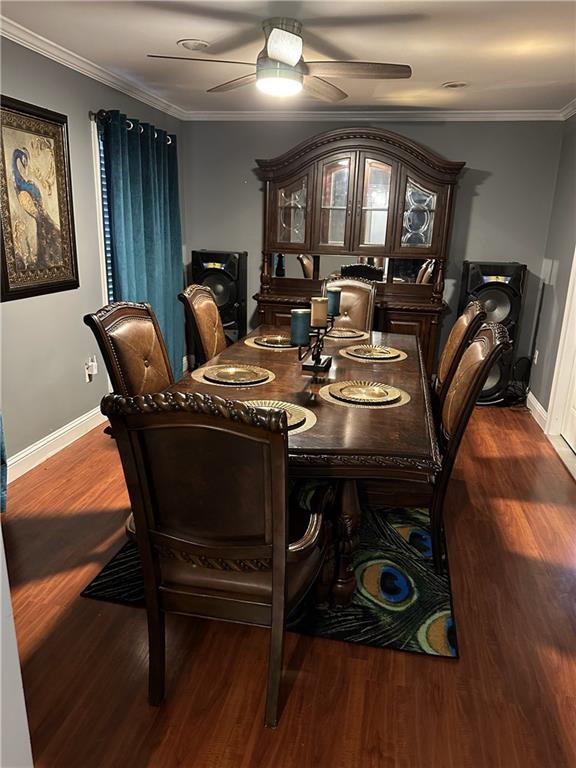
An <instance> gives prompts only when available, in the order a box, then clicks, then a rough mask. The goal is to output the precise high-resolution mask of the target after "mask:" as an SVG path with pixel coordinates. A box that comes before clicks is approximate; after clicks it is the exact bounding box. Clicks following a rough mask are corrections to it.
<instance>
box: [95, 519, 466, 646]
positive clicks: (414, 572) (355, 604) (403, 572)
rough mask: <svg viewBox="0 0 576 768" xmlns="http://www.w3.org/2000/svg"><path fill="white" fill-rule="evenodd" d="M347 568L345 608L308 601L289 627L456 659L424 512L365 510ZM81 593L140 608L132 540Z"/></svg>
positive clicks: (446, 586)
mask: <svg viewBox="0 0 576 768" xmlns="http://www.w3.org/2000/svg"><path fill="white" fill-rule="evenodd" d="M354 568H355V571H356V584H357V586H356V591H355V593H354V596H353V599H352V602H351V604H350V605H349V606H348V607H347V608H339V609H329V608H319V607H316V606H314V605H313V603H312V601H310V602H309V603H308V604H307V605H306V606H305V607H304V610H303V611H299V614H298V618H297V619H296V620H295V622H294V623H292V624H291V625H290V629H291V630H292V631H294V632H300V633H302V634H306V635H314V636H318V637H325V638H330V639H333V640H341V641H344V642H347V643H358V644H361V645H371V646H375V647H378V648H391V649H394V650H401V651H412V652H414V653H424V654H429V655H432V656H447V657H457V656H458V644H457V640H456V626H455V622H454V618H453V610H452V594H451V591H450V581H449V578H448V576H447V575H443V576H438V575H437V574H436V572H435V571H434V567H433V565H432V546H431V539H430V520H429V517H428V511H427V510H423V509H416V508H409V509H408V508H406V509H405V508H396V507H385V508H382V509H379V510H367V509H364V510H363V512H362V525H361V528H360V546H359V547H358V549H357V551H356V554H355V558H354ZM82 597H90V598H94V599H97V600H105V601H108V602H115V603H123V604H126V605H132V606H143V605H144V583H143V579H142V571H141V567H140V561H139V556H138V550H137V548H136V545H135V544H133V543H132V542H127V543H126V544H125V545H124V546H123V547H122V549H121V550H120V551H119V552H118V553H117V554H116V555H115V556H114V557H113V558H112V560H110V562H109V563H108V564H107V565H105V566H104V568H103V569H102V571H100V573H99V574H98V575H97V576H96V578H95V579H94V580H93V581H91V582H90V584H88V586H87V587H86V588H85V589H84V590H83V592H82Z"/></svg>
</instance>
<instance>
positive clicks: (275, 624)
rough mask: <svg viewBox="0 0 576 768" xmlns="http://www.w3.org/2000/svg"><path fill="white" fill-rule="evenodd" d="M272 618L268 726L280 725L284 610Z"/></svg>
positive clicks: (266, 723) (266, 722)
mask: <svg viewBox="0 0 576 768" xmlns="http://www.w3.org/2000/svg"><path fill="white" fill-rule="evenodd" d="M278 614H280V615H277V616H273V618H272V629H271V632H270V659H269V661H268V691H267V694H266V717H265V725H266V727H267V728H276V726H277V725H278V708H279V703H280V683H281V680H282V659H283V655H284V612H283V611H282V612H281V611H278Z"/></svg>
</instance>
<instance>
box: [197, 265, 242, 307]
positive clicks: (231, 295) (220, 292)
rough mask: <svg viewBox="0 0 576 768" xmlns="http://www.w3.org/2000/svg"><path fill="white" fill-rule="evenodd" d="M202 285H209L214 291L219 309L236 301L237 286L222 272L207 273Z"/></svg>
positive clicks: (210, 271)
mask: <svg viewBox="0 0 576 768" xmlns="http://www.w3.org/2000/svg"><path fill="white" fill-rule="evenodd" d="M202 285H207V286H208V288H210V289H211V290H212V293H213V294H214V298H215V299H216V304H217V305H218V307H225V306H226V305H227V304H230V303H231V302H234V301H236V284H235V283H234V282H233V281H232V280H231V279H230V278H229V277H228V275H227V274H226V273H225V272H222V271H221V270H218V271H216V270H214V271H212V270H209V271H207V272H205V273H204V275H203V277H202Z"/></svg>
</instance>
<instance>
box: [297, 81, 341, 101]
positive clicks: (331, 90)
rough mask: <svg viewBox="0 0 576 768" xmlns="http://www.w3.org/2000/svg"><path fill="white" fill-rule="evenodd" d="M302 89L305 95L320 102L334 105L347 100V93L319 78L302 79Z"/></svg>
mask: <svg viewBox="0 0 576 768" xmlns="http://www.w3.org/2000/svg"><path fill="white" fill-rule="evenodd" d="M303 87H304V90H305V91H306V93H309V94H310V95H311V96H314V97H315V98H317V99H321V100H322V101H330V102H332V103H334V102H336V101H342V100H343V99H347V98H348V94H347V93H345V92H344V91H343V90H341V89H340V88H337V87H336V86H335V85H332V83H329V82H327V81H326V80H322V78H320V77H304V82H303Z"/></svg>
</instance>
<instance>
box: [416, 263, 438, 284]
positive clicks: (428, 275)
mask: <svg viewBox="0 0 576 768" xmlns="http://www.w3.org/2000/svg"><path fill="white" fill-rule="evenodd" d="M435 263H436V262H435V259H427V260H426V261H425V262H424V264H422V266H421V267H420V269H419V270H418V274H417V275H416V283H417V284H418V285H429V284H430V283H431V282H432V275H433V274H434V265H435Z"/></svg>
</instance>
